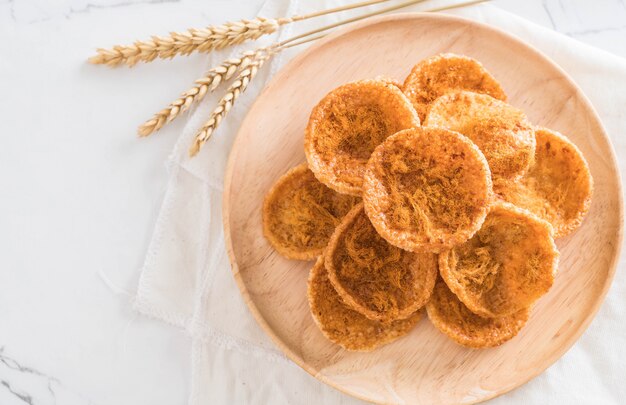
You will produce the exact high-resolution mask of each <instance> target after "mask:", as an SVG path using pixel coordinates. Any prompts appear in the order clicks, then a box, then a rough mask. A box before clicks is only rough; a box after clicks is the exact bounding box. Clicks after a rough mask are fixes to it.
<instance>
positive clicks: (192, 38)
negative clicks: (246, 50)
mask: <svg viewBox="0 0 626 405" xmlns="http://www.w3.org/2000/svg"><path fill="white" fill-rule="evenodd" d="M292 21H294V19H293V18H278V19H274V18H263V17H257V18H255V19H252V20H241V21H235V22H227V23H225V24H222V25H214V26H209V27H206V28H200V29H196V28H192V29H189V30H187V31H184V32H172V33H170V35H168V36H166V37H159V36H153V37H152V39H151V40H148V41H136V42H135V43H134V44H133V45H116V46H114V47H113V48H112V49H102V48H99V49H98V50H97V55H95V56H93V57H91V58H89V62H90V63H93V64H105V65H109V66H118V65H121V64H126V65H128V66H134V65H135V64H137V63H138V62H150V61H152V60H154V59H156V58H161V59H170V58H173V57H174V56H176V55H189V54H190V53H192V52H194V51H196V52H210V51H213V50H216V49H222V48H225V47H227V46H231V45H238V44H241V43H242V42H245V41H249V40H254V39H257V38H259V37H260V36H262V35H265V34H271V33H273V32H275V31H276V30H277V29H278V27H280V26H281V25H283V24H287V23H290V22H292Z"/></svg>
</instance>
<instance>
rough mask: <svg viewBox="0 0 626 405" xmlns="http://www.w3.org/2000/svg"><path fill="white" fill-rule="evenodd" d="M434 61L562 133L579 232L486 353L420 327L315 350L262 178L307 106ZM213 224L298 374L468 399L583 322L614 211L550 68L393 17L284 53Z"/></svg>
mask: <svg viewBox="0 0 626 405" xmlns="http://www.w3.org/2000/svg"><path fill="white" fill-rule="evenodd" d="M440 52H455V53H460V54H465V55H468V56H471V57H473V58H476V59H478V60H479V61H481V62H482V63H483V64H484V65H485V66H486V67H487V69H488V70H489V71H491V73H492V74H493V75H494V76H495V77H496V78H497V79H498V80H499V81H500V82H501V83H502V85H503V87H504V89H505V91H506V92H507V94H508V95H509V101H510V102H511V104H513V105H515V106H517V107H520V108H522V109H523V110H524V111H526V113H527V114H528V117H529V118H530V119H531V120H532V122H534V123H535V124H538V125H542V126H546V127H549V128H552V129H555V130H558V131H560V132H562V133H564V134H566V135H567V136H568V137H569V138H570V139H571V140H573V141H574V142H575V143H576V145H578V147H579V148H580V149H581V150H582V151H583V153H584V155H585V156H586V158H587V160H588V162H589V165H590V167H591V173H592V174H593V177H594V180H595V192H594V198H593V203H592V206H591V210H590V212H589V214H588V215H587V218H586V219H585V221H584V223H583V225H582V227H581V228H580V229H579V230H578V231H577V232H575V233H574V234H573V235H570V236H569V237H566V238H563V239H560V240H558V242H557V244H558V246H559V249H560V251H561V261H560V266H559V274H558V276H557V279H556V282H555V284H554V286H553V287H552V289H551V290H550V292H549V293H548V294H547V295H546V296H545V297H543V298H542V299H541V300H540V301H539V303H538V304H537V306H536V307H535V308H534V310H533V312H532V316H531V318H530V321H529V322H528V324H527V326H526V327H525V328H524V329H523V330H522V331H521V333H520V334H519V335H518V336H517V337H516V338H514V339H513V340H511V341H509V342H507V343H505V344H504V345H502V346H500V347H498V348H493V349H486V350H478V351H477V350H470V349H465V348H462V347H459V346H457V345H456V344H454V343H453V342H452V341H451V340H449V339H447V338H446V337H445V336H444V335H442V334H441V333H439V332H438V331H437V330H436V329H435V328H434V327H433V326H432V325H431V324H430V322H429V321H428V320H427V319H424V320H422V321H421V322H420V323H419V324H418V326H417V327H416V328H415V329H414V330H413V331H412V332H411V333H410V334H409V335H408V336H407V337H404V338H402V339H400V340H398V341H396V342H394V343H393V344H391V345H388V346H385V347H383V348H381V349H378V350H376V351H374V352H372V353H351V352H347V351H344V350H342V349H341V348H339V347H338V346H336V345H334V344H332V343H330V342H329V341H327V340H326V339H325V338H324V337H323V336H322V334H321V333H320V331H319V330H318V328H317V327H316V326H315V324H314V323H313V319H312V318H311V315H310V313H309V306H308V303H307V300H306V281H307V276H308V272H309V269H310V268H311V266H312V264H313V263H312V262H298V261H291V260H286V259H283V258H282V257H280V256H279V255H278V254H276V253H275V252H274V251H273V250H272V248H271V247H270V246H269V245H268V243H267V242H266V241H265V239H264V238H263V234H262V226H261V205H262V201H263V197H264V195H265V193H266V192H267V191H268V190H269V188H270V186H271V185H272V183H274V182H275V181H276V179H278V177H279V176H280V175H281V174H283V173H284V172H285V171H287V169H289V168H290V167H293V166H295V165H296V164H298V163H301V162H303V161H304V160H305V159H304V152H303V133H304V128H305V125H306V123H307V119H308V116H309V113H310V111H311V108H312V107H313V106H314V105H315V104H316V103H317V102H318V101H319V100H320V99H321V98H322V97H323V96H324V95H325V94H326V93H327V92H328V91H330V90H331V89H333V88H334V87H337V86H339V85H341V84H343V83H345V82H348V81H351V80H356V79H363V78H372V77H375V76H377V75H389V76H392V77H394V78H397V79H400V80H403V79H404V77H405V76H406V75H407V74H408V72H409V70H410V68H411V67H412V66H413V65H414V64H415V63H416V62H418V61H419V60H420V59H423V58H425V57H428V56H431V55H433V54H437V53H440ZM223 206H224V213H223V214H224V228H225V233H226V239H227V246H228V250H229V254H230V258H231V262H232V268H233V273H234V277H235V279H236V280H237V283H238V285H239V288H240V289H241V293H242V295H243V297H244V298H245V300H246V302H247V304H248V306H249V307H250V310H251V311H252V313H253V314H254V316H255V317H256V319H257V320H258V322H259V324H260V325H261V327H263V329H265V331H266V333H267V334H268V335H269V336H271V337H272V339H273V340H274V342H275V343H276V344H277V345H278V346H279V347H280V348H281V349H282V350H283V351H284V352H285V353H286V354H287V356H289V357H290V358H291V359H292V360H293V361H295V362H296V363H297V364H299V365H300V366H301V367H302V368H304V369H305V370H306V371H308V372H309V373H311V374H312V375H314V376H315V377H317V378H319V379H320V380H322V381H323V382H325V383H327V384H330V385H332V386H333V387H335V388H337V389H339V390H341V391H343V392H345V393H348V394H350V395H353V396H355V397H358V398H361V399H364V400H367V401H372V402H378V403H428V404H435V403H474V402H479V401H483V400H486V399H489V398H492V397H495V396H497V395H500V394H502V393H504V392H507V391H509V390H511V389H513V388H515V387H518V386H519V385H521V384H523V383H525V382H527V381H528V380H530V379H531V378H533V377H535V376H536V375H538V374H539V373H541V372H542V371H543V370H545V369H546V368H547V367H548V366H549V365H551V364H552V363H553V362H554V361H556V360H557V359H558V358H559V357H560V356H562V355H563V353H565V351H566V350H567V349H568V348H570V347H571V346H572V344H573V343H574V342H575V341H576V339H578V337H579V336H580V335H581V334H582V333H583V331H584V330H585V329H586V328H587V326H588V325H589V322H590V321H591V319H592V318H593V316H594V314H595V313H596V311H597V310H598V308H599V306H600V304H601V303H602V300H603V298H604V296H605V294H606V292H607V289H608V287H609V285H610V283H611V279H612V278H613V274H614V272H615V266H616V263H617V258H618V254H619V249H620V247H621V239H622V222H623V212H622V211H623V208H622V207H623V204H622V193H621V186H620V181H619V174H618V170H617V165H616V162H615V157H614V153H613V150H612V147H611V145H610V143H609V140H608V138H607V135H606V133H605V131H604V129H603V127H602V124H601V123H600V120H599V118H598V116H597V115H596V113H595V112H594V110H593V108H592V106H591V105H590V103H589V101H588V100H587V98H586V97H585V96H584V95H583V94H582V92H581V91H580V89H578V87H576V85H575V84H574V83H573V82H572V80H571V79H570V78H569V77H568V76H567V75H566V74H565V73H564V72H563V71H562V70H561V69H560V68H559V67H558V66H556V65H555V64H554V63H553V62H551V61H550V60H548V59H547V58H546V57H545V56H543V55H542V54H540V53H539V52H538V51H536V50H535V49H533V48H531V47H530V46H528V45H527V44H525V43H523V42H521V41H520V40H518V39H516V38H514V37H512V36H510V35H508V34H505V33H504V32H501V31H499V30H496V29H494V28H491V27H488V26H486V25H482V24H478V23H475V22H472V21H469V20H465V19H461V18H457V17H451V16H446V15H436V14H397V15H391V16H385V17H381V18H375V19H370V20H367V21H365V22H361V23H358V24H354V25H351V26H350V27H349V28H347V29H345V30H342V31H341V32H338V33H336V34H334V35H332V36H330V37H328V38H326V39H324V40H322V41H320V42H318V43H316V44H315V45H314V46H312V47H310V48H309V49H307V50H306V51H304V52H303V53H302V54H300V55H299V56H297V57H296V58H294V59H293V60H292V61H291V62H290V63H289V64H287V66H285V67H284V68H283V69H282V70H281V71H280V73H279V74H277V75H276V77H274V79H273V80H272V81H271V83H270V84H269V85H268V86H267V87H266V88H265V90H264V91H263V93H262V94H261V95H260V96H259V98H258V99H257V100H256V102H255V103H254V105H253V106H252V108H251V109H250V111H249V113H248V115H247V117H246V119H245V120H244V121H243V123H242V125H241V128H240V130H239V134H238V136H237V139H236V141H235V144H234V146H233V149H232V152H231V155H230V159H229V164H228V170H227V174H226V178H225V186H224V205H223Z"/></svg>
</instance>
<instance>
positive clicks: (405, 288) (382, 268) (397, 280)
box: [325, 204, 437, 322]
mask: <svg viewBox="0 0 626 405" xmlns="http://www.w3.org/2000/svg"><path fill="white" fill-rule="evenodd" d="M325 256H326V269H327V270H328V277H329V278H330V281H331V283H332V284H333V286H334V287H335V290H336V291H337V293H338V294H339V296H340V297H341V298H342V300H343V301H344V302H345V303H346V304H347V305H348V306H350V307H351V308H353V309H354V310H356V311H358V312H360V313H361V314H363V315H365V316H366V317H368V318H370V319H374V320H378V321H385V322H391V321H394V320H397V319H404V318H406V317H408V316H410V315H411V314H412V313H414V312H415V311H416V310H418V309H419V308H421V307H422V306H424V305H425V304H426V302H427V301H428V298H429V297H430V295H431V293H432V291H433V287H434V285H435V279H436V278H437V256H436V255H434V254H432V253H420V254H417V253H411V252H407V251H404V250H402V249H399V248H397V247H395V246H393V245H390V244H389V243H387V242H386V241H385V240H384V239H383V238H381V237H380V235H378V234H377V233H376V230H375V229H374V227H373V226H372V224H371V223H370V221H369V219H368V218H367V216H366V215H365V212H364V211H363V204H359V205H357V206H355V207H354V208H353V209H352V211H350V213H349V214H348V215H346V216H345V217H344V219H343V221H342V222H341V224H340V225H339V226H338V227H337V229H336V230H335V233H333V236H332V237H331V239H330V242H329V243H328V248H327V249H326V253H325Z"/></svg>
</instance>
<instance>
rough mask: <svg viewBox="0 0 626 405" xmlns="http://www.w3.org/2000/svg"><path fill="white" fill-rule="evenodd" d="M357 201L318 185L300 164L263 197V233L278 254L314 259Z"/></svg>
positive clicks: (291, 257) (290, 257)
mask: <svg viewBox="0 0 626 405" xmlns="http://www.w3.org/2000/svg"><path fill="white" fill-rule="evenodd" d="M359 201H360V199H359V198H357V197H353V196H349V195H344V194H339V193H337V192H335V191H334V190H331V189H330V188H328V187H326V186H325V185H324V184H322V183H320V182H319V181H318V180H317V179H316V178H315V176H314V175H313V172H311V171H310V170H309V169H308V167H307V165H306V163H303V164H301V165H299V166H296V167H294V168H292V169H291V170H289V171H288V172H287V173H285V174H284V175H283V176H282V177H281V178H280V179H278V181H277V182H276V183H275V184H274V186H272V188H271V189H270V191H269V192H268V193H267V195H266V196H265V201H264V203H263V234H264V235H265V238H266V239H267V240H268V241H269V242H270V244H271V245H272V246H273V247H274V249H276V251H278V253H280V254H281V255H283V256H285V257H287V258H289V259H297V260H313V259H315V258H316V257H317V256H319V255H320V254H321V253H322V252H323V251H324V248H325V247H326V245H327V244H328V240H329V239H330V236H331V235H332V233H333V232H334V230H335V227H336V226H337V225H339V222H340V220H341V218H343V216H344V215H346V214H347V213H348V211H350V209H351V208H352V207H353V206H354V205H355V204H356V203H357V202H359Z"/></svg>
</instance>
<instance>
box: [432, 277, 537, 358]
mask: <svg viewBox="0 0 626 405" xmlns="http://www.w3.org/2000/svg"><path fill="white" fill-rule="evenodd" d="M426 312H427V313H428V319H430V321H431V322H432V323H433V325H435V327H436V328H437V329H439V330H440V331H441V332H442V333H444V334H445V335H446V336H448V337H449V338H450V339H452V340H454V341H455V342H456V343H458V344H460V345H462V346H466V347H471V348H474V349H480V348H485V347H494V346H499V345H501V344H502V343H504V342H506V341H507V340H510V339H512V338H513V337H514V336H515V335H517V333H518V332H519V331H520V329H522V327H523V326H524V325H525V324H526V321H527V320H528V312H529V311H528V309H526V308H524V309H522V310H520V311H518V312H516V313H514V314H512V315H509V316H505V317H502V318H482V317H480V316H478V315H476V314H474V313H473V312H472V311H470V310H469V309H467V307H466V306H465V305H464V304H463V303H462V302H461V301H459V299H458V298H457V296H456V295H454V293H453V292H452V291H450V289H449V288H448V286H447V285H446V283H444V282H443V281H442V280H439V281H437V284H436V285H435V291H434V292H433V296H432V298H431V299H430V301H428V304H426Z"/></svg>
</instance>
